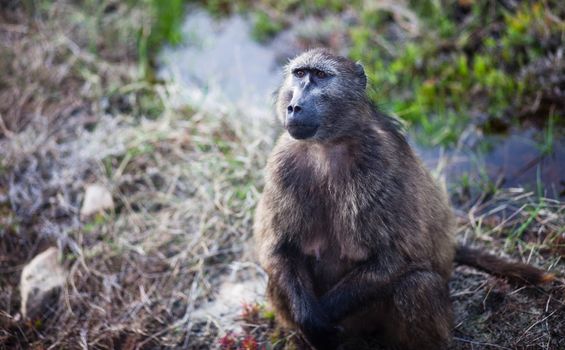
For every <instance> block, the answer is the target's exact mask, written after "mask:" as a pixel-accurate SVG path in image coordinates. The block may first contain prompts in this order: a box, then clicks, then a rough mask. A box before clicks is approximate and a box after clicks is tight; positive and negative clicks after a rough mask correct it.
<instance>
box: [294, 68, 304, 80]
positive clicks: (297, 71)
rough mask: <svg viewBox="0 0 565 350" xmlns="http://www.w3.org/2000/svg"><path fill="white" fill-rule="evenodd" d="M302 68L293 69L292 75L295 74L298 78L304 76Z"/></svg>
mask: <svg viewBox="0 0 565 350" xmlns="http://www.w3.org/2000/svg"><path fill="white" fill-rule="evenodd" d="M304 74H305V73H304V70H303V69H298V70H295V71H294V75H296V76H297V77H298V78H302V77H304Z"/></svg>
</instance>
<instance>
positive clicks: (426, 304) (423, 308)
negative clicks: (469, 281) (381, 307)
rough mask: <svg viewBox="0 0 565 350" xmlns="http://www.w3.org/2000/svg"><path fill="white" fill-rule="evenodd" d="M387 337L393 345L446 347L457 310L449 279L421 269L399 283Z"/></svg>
mask: <svg viewBox="0 0 565 350" xmlns="http://www.w3.org/2000/svg"><path fill="white" fill-rule="evenodd" d="M391 303H392V307H391V309H390V312H389V315H388V316H389V319H390V322H387V323H385V324H386V326H385V335H384V339H387V340H389V341H390V344H391V345H392V346H393V348H396V349H403V350H411V349H414V350H416V349H421V350H428V349H429V350H436V349H437V350H441V349H446V348H447V346H448V344H449V340H450V339H451V328H452V323H453V311H452V305H451V300H450V299H449V289H448V286H447V282H446V281H445V280H444V279H443V278H442V277H441V276H440V275H439V274H437V273H433V272H417V273H414V274H411V275H410V276H407V277H406V278H404V279H402V280H401V281H399V282H398V284H397V285H396V286H395V290H394V294H393V296H392V298H391Z"/></svg>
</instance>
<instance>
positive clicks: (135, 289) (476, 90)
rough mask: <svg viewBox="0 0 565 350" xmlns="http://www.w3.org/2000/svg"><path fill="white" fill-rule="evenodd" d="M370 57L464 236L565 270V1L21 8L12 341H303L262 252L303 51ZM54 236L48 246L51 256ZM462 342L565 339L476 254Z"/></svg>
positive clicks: (3, 253) (0, 38) (356, 0)
mask: <svg viewBox="0 0 565 350" xmlns="http://www.w3.org/2000/svg"><path fill="white" fill-rule="evenodd" d="M320 46H323V47H328V48H330V49H331V50H333V51H334V52H336V53H339V54H343V55H346V56H348V57H350V58H352V59H354V60H357V61H360V62H362V63H363V65H364V67H365V70H366V73H367V76H368V78H369V87H368V94H369V96H370V97H371V99H372V100H373V101H374V103H375V104H376V105H377V106H378V107H379V108H380V109H381V110H383V111H384V112H386V113H388V114H390V115H393V116H395V117H397V118H399V119H400V120H401V121H402V123H403V124H404V126H405V129H406V133H407V136H408V138H409V140H410V143H411V144H412V145H413V146H414V148H415V149H416V151H417V153H418V154H419V155H420V156H421V157H422V159H423V160H424V162H425V163H426V165H427V166H428V167H429V169H430V170H431V171H432V173H433V174H434V176H436V177H437V179H438V181H440V182H441V183H442V184H444V185H445V187H446V188H447V190H448V192H449V195H450V198H451V201H452V203H453V205H454V211H455V212H456V214H457V217H458V221H459V225H458V232H457V237H458V239H459V240H460V241H463V242H466V243H473V244H476V245H478V246H481V247H483V248H484V249H488V250H491V251H493V252H495V253H496V254H499V255H503V256H508V257H512V258H513V259H516V260H521V261H524V262H529V263H532V264H536V265H537V266H540V267H542V268H544V269H548V270H552V271H553V272H556V273H558V274H559V273H561V274H563V272H565V265H564V262H563V259H562V257H563V255H564V254H565V216H564V213H565V204H564V202H563V200H564V198H565V58H564V51H565V3H564V2H563V1H558V0H553V1H552V0H545V1H513V0H500V1H494V0H458V1H456V0H422V1H408V0H404V1H360V0H352V1H347V2H343V1H337V0H315V1H309V2H306V1H294V0H284V1H272V0H258V1H254V0H237V1H224V0H213V1H188V0H161V1H157V0H139V1H134V0H129V1H115V0H74V1H71V0H60V1H48V0H35V1H33V0H21V1H17V0H4V1H0V348H6V349H27V348H37V349H44V348H71V349H74V348H83V349H86V348H89V347H91V348H100V349H138V348H140V349H141V348H143V349H156V348H182V349H185V348H190V349H208V348H222V349H294V348H296V346H297V344H296V343H295V338H296V337H295V335H294V334H293V333H292V332H289V331H288V330H285V329H282V328H281V327H280V326H279V325H277V323H276V321H275V320H274V316H275V315H273V313H272V311H270V309H269V307H268V305H266V304H265V300H264V288H265V282H266V277H265V275H264V273H263V271H262V270H261V269H260V268H259V267H258V266H257V264H256V263H255V259H254V257H253V252H252V242H251V235H252V218H253V211H254V208H255V205H256V202H257V200H258V198H259V195H260V193H261V190H262V186H263V179H262V175H263V174H262V169H263V167H264V165H265V162H266V159H267V156H268V154H269V151H270V149H271V148H272V146H273V144H274V142H275V140H276V137H277V136H278V135H279V134H280V133H281V132H282V130H281V128H280V126H278V125H277V122H276V120H275V117H274V113H273V101H274V97H273V93H274V91H275V90H276V88H277V86H278V84H279V83H280V82H281V79H282V75H281V73H282V67H283V66H284V64H285V63H286V62H287V61H288V59H290V58H292V57H294V56H295V55H297V54H298V53H300V52H302V51H304V50H306V49H308V48H312V47H320ZM48 248H49V249H48ZM451 284H452V285H451V292H452V299H453V300H454V305H455V311H456V324H455V329H454V337H455V339H454V342H453V345H452V348H453V349H487V348H492V347H495V348H505V349H522V348H532V349H538V348H539V349H562V348H565V306H564V305H565V304H564V303H563V300H565V289H564V288H563V286H562V284H559V283H556V284H555V285H553V286H550V287H547V288H545V289H540V288H519V287H518V286H513V285H509V284H508V283H506V282H505V281H502V280H499V279H495V278H493V277H490V276H488V275H485V274H482V273H480V272H477V271H475V270H472V269H468V268H463V267H458V268H457V269H456V271H455V273H454V277H453V279H452V283H451Z"/></svg>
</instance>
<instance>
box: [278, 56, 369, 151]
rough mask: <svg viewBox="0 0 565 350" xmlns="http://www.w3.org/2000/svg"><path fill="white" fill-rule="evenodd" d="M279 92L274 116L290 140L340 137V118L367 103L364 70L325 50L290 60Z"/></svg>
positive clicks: (319, 139) (358, 65) (320, 139)
mask: <svg viewBox="0 0 565 350" xmlns="http://www.w3.org/2000/svg"><path fill="white" fill-rule="evenodd" d="M285 77H286V78H285V81H284V83H283V86H282V88H281V89H280V91H279V97H278V102H277V113H278V116H279V119H280V120H281V122H282V124H283V126H284V127H285V128H286V130H287V131H288V132H289V134H290V136H292V137H293V138H295V139H297V140H306V139H308V140H314V141H315V140H318V141H323V140H327V139H329V138H333V137H336V136H339V135H336V134H335V130H342V129H339V126H340V125H339V124H340V123H339V120H340V117H344V116H345V115H346V114H350V113H354V112H355V110H356V109H358V108H359V101H364V100H366V96H365V85H366V77H365V72H364V71H363V67H362V66H361V65H360V64H356V63H354V62H352V61H350V60H348V59H346V58H344V57H341V56H335V55H333V54H331V53H330V52H329V51H327V50H324V49H314V50H311V51H307V52H305V53H303V54H301V55H300V56H298V57H296V58H295V59H293V60H292V61H291V62H290V63H289V64H288V66H287V67H286V71H285Z"/></svg>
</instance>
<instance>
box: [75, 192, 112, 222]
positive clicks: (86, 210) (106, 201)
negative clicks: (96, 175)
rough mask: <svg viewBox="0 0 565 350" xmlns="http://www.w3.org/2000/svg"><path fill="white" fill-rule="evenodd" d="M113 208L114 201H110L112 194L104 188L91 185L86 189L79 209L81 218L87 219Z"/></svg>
mask: <svg viewBox="0 0 565 350" xmlns="http://www.w3.org/2000/svg"><path fill="white" fill-rule="evenodd" d="M113 208H114V201H113V200H112V194H111V193H110V191H108V190H107V189H106V188H105V187H104V186H102V185H100V184H91V185H88V186H87V187H86V192H85V194H84V201H83V202H82V208H81V209H80V215H81V216H82V217H88V216H91V215H93V214H97V213H99V212H101V211H103V210H105V209H113Z"/></svg>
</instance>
